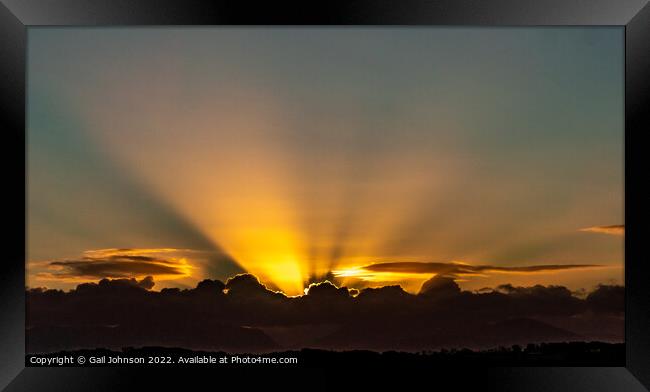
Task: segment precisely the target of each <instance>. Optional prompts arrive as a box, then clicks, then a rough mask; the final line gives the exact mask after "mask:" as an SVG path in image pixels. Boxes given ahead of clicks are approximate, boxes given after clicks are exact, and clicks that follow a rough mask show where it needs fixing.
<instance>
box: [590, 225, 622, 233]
mask: <svg viewBox="0 0 650 392" xmlns="http://www.w3.org/2000/svg"><path fill="white" fill-rule="evenodd" d="M580 231H588V232H592V233H603V234H611V235H625V225H611V226H593V227H586V228H584V229H580Z"/></svg>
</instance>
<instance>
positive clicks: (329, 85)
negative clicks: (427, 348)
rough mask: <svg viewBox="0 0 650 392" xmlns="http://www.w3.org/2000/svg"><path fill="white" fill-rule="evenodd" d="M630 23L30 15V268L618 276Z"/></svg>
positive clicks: (206, 273)
mask: <svg viewBox="0 0 650 392" xmlns="http://www.w3.org/2000/svg"><path fill="white" fill-rule="evenodd" d="M623 64H624V63H623V30H622V28H618V27H611V28H610V27H597V28H582V27H580V28H573V27H570V28H529V27H526V28H514V27H513V28H458V27H456V28H442V27H418V28H413V27H409V28H402V27H390V28H365V27H364V28H361V27H346V28H343V27H337V28H334V27H327V28H314V27H311V28H234V27H223V28H118V27H111V28H45V27H37V28H30V29H29V30H28V81H27V88H28V102H27V111H28V112H27V130H28V131H27V168H28V170H27V197H28V200H27V202H28V208H27V220H28V227H27V271H28V274H27V282H26V283H27V285H28V286H30V287H40V286H46V287H50V288H63V289H67V288H72V287H74V286H76V285H77V284H78V283H80V282H85V281H98V280H99V279H101V278H103V277H111V278H137V279H142V278H143V277H144V276H148V275H150V276H153V277H154V279H155V281H156V288H162V287H194V286H195V285H196V283H197V282H198V281H200V280H202V279H205V278H211V279H222V280H225V279H226V278H228V277H230V276H233V275H235V274H237V273H242V272H250V273H253V274H255V275H256V276H258V277H259V278H260V280H261V281H262V282H264V283H265V284H266V285H268V286H269V287H271V288H274V289H279V290H282V291H284V292H285V293H287V294H291V295H296V294H301V293H303V291H304V289H305V287H307V286H308V284H309V282H310V281H312V282H313V281H318V280H321V279H324V277H329V278H330V279H331V280H336V281H337V282H338V283H339V284H345V285H348V286H350V287H366V286H376V285H387V284H400V285H401V286H402V287H404V289H406V290H407V291H412V292H417V291H418V289H419V287H420V286H421V285H422V283H423V282H424V281H426V280H428V279H429V278H431V277H432V275H436V274H440V275H446V276H451V277H453V278H454V279H455V280H456V282H457V283H458V284H459V285H460V287H462V288H463V289H466V290H478V289H480V288H483V287H496V286H497V285H500V284H506V283H511V284H515V285H533V284H544V285H550V284H558V285H564V286H566V287H569V288H571V289H572V290H580V289H585V290H591V289H593V288H594V287H595V286H596V285H597V284H599V283H608V284H614V283H616V284H622V283H623V260H624V255H623V238H624V237H623V235H624V226H623V225H624V222H623V207H624V205H623V196H624V193H623V163H624V155H623V153H624V151H623V137H624V133H623V120H624V114H623V108H624V106H623Z"/></svg>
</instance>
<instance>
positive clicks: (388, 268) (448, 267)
mask: <svg viewBox="0 0 650 392" xmlns="http://www.w3.org/2000/svg"><path fill="white" fill-rule="evenodd" d="M597 267H600V265H596V264H546V265H532V266H526V267H500V266H493V265H471V264H465V263H459V262H450V263H422V262H394V263H374V264H369V265H365V266H363V267H358V268H352V269H347V270H339V271H334V275H336V276H338V277H358V278H360V279H370V278H373V277H374V276H375V274H437V275H446V276H472V275H485V274H488V273H505V274H507V273H512V274H531V273H539V272H550V271H566V270H575V269H586V268H597Z"/></svg>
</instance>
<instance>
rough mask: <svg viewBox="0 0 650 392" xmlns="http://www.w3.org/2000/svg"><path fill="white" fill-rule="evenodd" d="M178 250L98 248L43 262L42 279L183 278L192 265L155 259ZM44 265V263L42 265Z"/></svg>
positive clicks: (178, 261) (179, 261)
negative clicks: (75, 255) (149, 276)
mask: <svg viewBox="0 0 650 392" xmlns="http://www.w3.org/2000/svg"><path fill="white" fill-rule="evenodd" d="M180 251H181V250H178V249H167V248H165V249H100V250H91V251H87V252H84V256H83V257H81V258H79V259H68V260H54V261H48V262H45V263H44V265H45V268H44V270H43V271H41V272H40V275H39V276H41V277H46V278H49V279H51V280H56V279H71V278H72V279H102V278H137V277H143V276H147V275H152V276H156V277H162V276H171V277H177V278H180V277H184V276H187V275H188V271H189V269H190V268H191V266H190V265H189V264H188V262H187V260H186V259H185V258H177V257H168V258H164V257H159V256H154V255H158V254H161V253H162V254H164V253H171V252H175V253H179V252H180ZM42 264H43V263H42Z"/></svg>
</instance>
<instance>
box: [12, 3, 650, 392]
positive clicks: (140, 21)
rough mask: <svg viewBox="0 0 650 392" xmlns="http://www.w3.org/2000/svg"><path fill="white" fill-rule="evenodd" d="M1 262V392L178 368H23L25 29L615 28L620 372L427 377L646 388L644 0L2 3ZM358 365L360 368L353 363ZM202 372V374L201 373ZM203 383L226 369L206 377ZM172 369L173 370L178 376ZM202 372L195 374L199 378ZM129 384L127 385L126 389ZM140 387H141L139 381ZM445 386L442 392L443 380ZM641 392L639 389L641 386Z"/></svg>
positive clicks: (498, 385)
mask: <svg viewBox="0 0 650 392" xmlns="http://www.w3.org/2000/svg"><path fill="white" fill-rule="evenodd" d="M0 1H1V3H0V85H1V89H0V108H2V110H1V112H2V113H3V114H2V117H0V118H1V119H2V120H1V127H0V129H2V141H3V143H2V147H3V150H4V154H3V160H4V165H3V168H4V170H3V184H4V185H5V187H4V190H5V192H3V193H4V194H5V195H4V196H5V197H7V201H6V202H5V203H4V211H5V213H6V216H7V220H5V229H6V230H5V233H6V234H5V236H4V238H5V241H6V242H5V255H4V260H3V264H2V265H3V270H2V272H1V273H0V299H1V300H0V303H1V304H2V306H1V307H0V309H1V310H0V317H1V320H2V324H1V330H0V357H1V360H0V387H6V388H7V390H9V391H18V390H28V391H40V390H66V391H72V390H88V389H91V388H92V389H108V390H121V389H125V387H126V386H129V387H133V388H138V389H139V387H141V386H150V381H151V378H152V377H154V376H153V375H152V372H154V371H155V372H157V373H156V374H157V376H155V377H157V378H158V380H159V381H160V380H163V382H168V381H170V379H171V378H172V377H171V374H175V372H176V369H173V370H172V371H170V370H167V371H165V370H164V369H162V371H163V372H165V373H160V372H159V370H161V369H150V368H148V369H126V368H124V369H122V368H36V367H27V368H26V367H25V331H24V328H25V324H24V321H25V268H24V262H25V241H26V238H25V218H26V214H29V211H27V210H26V209H25V206H26V205H25V184H26V182H25V169H26V166H25V165H26V160H25V141H26V140H25V138H26V133H25V103H26V84H25V82H26V48H27V29H28V28H29V27H31V26H59V25H61V26H95V25H102V26H109V25H110V26H114V25H123V26H124V25H197V24H198V25H473V26H476V25H480V26H492V25H494V26H569V25H571V26H579V25H589V26H602V25H608V26H621V27H624V29H625V225H626V235H625V286H626V299H625V300H626V308H625V309H626V315H625V317H626V365H625V367H620V368H575V367H557V368H546V367H535V368H524V367H513V368H505V367H503V368H490V369H472V372H471V377H467V376H464V377H463V372H462V371H460V370H458V369H453V370H450V369H428V370H427V377H428V378H430V379H432V380H433V379H436V380H437V381H436V384H437V383H439V382H442V381H440V380H448V381H452V382H454V383H455V385H456V386H457V387H463V386H469V385H470V384H471V385H474V386H476V385H480V386H481V388H482V389H495V390H500V391H509V390H526V391H551V390H558V391H559V390H567V391H569V390H570V391H580V390H589V391H642V390H645V388H648V387H649V386H650V287H649V286H648V285H646V284H645V283H646V276H647V275H646V274H645V273H644V272H645V271H646V270H647V269H646V267H645V263H647V261H646V260H645V259H644V257H643V256H642V255H643V252H642V246H643V236H644V223H645V222H643V219H644V218H645V216H646V215H647V214H646V211H647V207H646V204H647V197H645V196H646V194H645V193H644V192H643V183H644V174H645V172H644V171H643V166H642V163H643V160H644V158H645V154H644V149H645V147H646V146H647V143H646V132H648V130H650V119H649V115H648V113H649V112H650V110H649V108H650V104H649V103H650V99H649V97H650V6H648V5H647V2H646V1H645V0H592V1H584V0H492V1H477V0H446V1H431V0H429V1H427V0H408V1H400V2H390V1H368V0H366V1H348V2H336V1H310V2H302V3H301V4H291V5H289V4H285V5H281V4H276V3H275V2H273V3H271V2H260V4H249V3H246V2H231V1H224V0H215V1H178V0H140V1H134V0H132V1H129V0H113V1H108V0H107V1H101V0H58V1H51V0H49V1H48V0H38V1H37V0H0ZM360 366H362V364H360ZM199 370H200V369H199ZM208 370H209V371H208V372H202V373H204V374H205V373H210V374H211V376H210V377H214V374H215V372H220V376H221V377H226V376H227V374H233V370H232V369H225V370H219V369H208ZM179 371H180V370H179ZM198 373H199V372H198V371H196V372H194V376H195V377H199V376H200V375H199V374H198ZM127 380H128V381H127ZM138 380H139V381H138ZM441 385H442V384H441ZM644 386H645V387H644Z"/></svg>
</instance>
